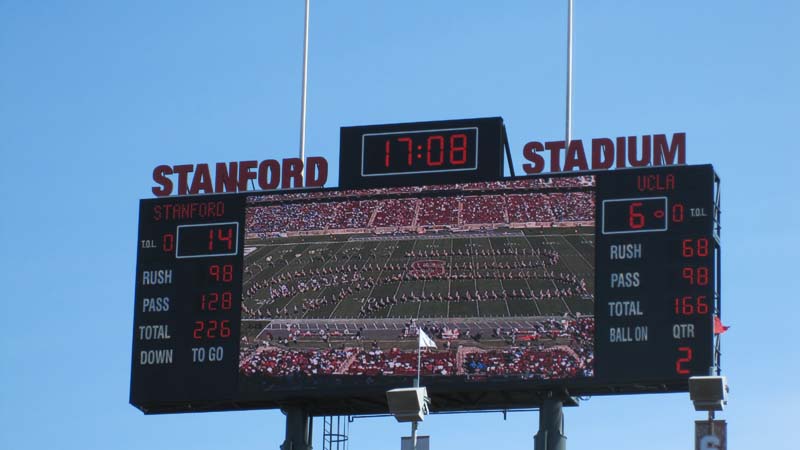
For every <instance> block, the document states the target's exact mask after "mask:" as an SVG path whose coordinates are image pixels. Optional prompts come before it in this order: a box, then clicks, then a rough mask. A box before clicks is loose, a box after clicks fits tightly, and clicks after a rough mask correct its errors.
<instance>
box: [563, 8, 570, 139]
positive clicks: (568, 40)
mask: <svg viewBox="0 0 800 450" xmlns="http://www.w3.org/2000/svg"><path fill="white" fill-rule="evenodd" d="M567 3H568V7H567V9H568V10H567V126H566V137H565V139H564V150H565V151H569V143H570V142H571V141H572V0H567Z"/></svg>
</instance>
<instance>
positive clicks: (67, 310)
mask: <svg viewBox="0 0 800 450" xmlns="http://www.w3.org/2000/svg"><path fill="white" fill-rule="evenodd" d="M575 4H576V5H575V39H574V43H575V48H574V55H575V56H574V57H575V59H574V61H575V62H574V70H575V75H574V86H575V87H574V131H573V137H574V138H582V139H591V138H595V137H616V136H624V135H638V136H641V135H643V134H650V133H672V132H677V131H684V132H686V133H687V157H688V162H689V163H692V164H700V163H712V164H714V166H715V168H716V170H717V171H718V173H719V174H720V176H721V178H722V202H723V203H722V207H723V212H722V214H723V215H722V224H723V230H722V243H723V273H722V277H723V278H722V280H723V287H722V294H723V296H722V301H723V310H724V313H723V318H724V321H725V322H726V324H728V325H731V326H732V328H731V330H730V331H729V332H728V333H727V334H725V336H724V339H723V351H724V354H723V371H724V373H725V374H726V375H727V376H728V377H729V380H730V386H731V395H730V403H729V408H728V410H727V411H726V412H724V413H723V414H722V417H724V418H725V419H727V420H728V422H729V448H731V449H754V448H769V449H771V450H779V449H787V450H789V449H796V448H797V429H796V422H797V419H798V413H797V410H796V409H795V408H794V406H795V405H797V404H798V403H800V395H799V394H798V391H797V390H796V386H797V383H796V380H795V378H796V375H797V373H798V372H800V354H798V350H797V349H798V344H797V336H798V333H797V328H796V323H797V320H798V313H800V308H799V307H798V300H800V299H798V297H797V296H798V292H800V289H798V288H799V287H800V285H799V283H798V279H800V277H798V271H797V270H798V269H797V265H796V264H797V259H796V258H797V257H798V252H800V248H798V247H799V246H798V237H797V236H798V234H797V233H798V232H797V229H798V226H799V225H800V223H799V222H800V221H798V211H797V210H798V208H799V207H800V202H798V200H797V191H796V189H797V186H798V174H800V172H798V163H800V158H798V156H797V155H798V153H797V144H796V143H795V142H794V139H795V137H794V135H793V133H795V132H797V129H798V119H799V118H800V117H799V116H798V111H797V108H798V105H800V90H799V89H798V84H797V83H798V80H800V58H798V55H800V38H798V34H797V30H798V29H800V6H798V5H799V4H798V3H797V2H796V1H790V0H775V1H771V2H763V1H754V0H749V1H747V0H732V1H725V2H723V1H715V0H712V1H705V2H698V1H696V0H672V1H668V2H666V1H659V2H653V1H640V0H617V1H613V2H612V1H603V0H600V1H584V0H575ZM311 6H312V10H311V38H310V64H309V82H308V86H309V91H308V92H309V101H308V144H307V152H308V154H309V155H320V156H325V157H327V158H328V159H329V160H330V161H331V162H332V163H333V164H332V166H331V170H332V175H333V176H332V177H331V179H330V180H329V183H328V186H335V185H336V182H337V180H336V170H337V167H336V162H337V161H338V158H337V152H338V138H339V127H340V126H345V125H363V124H376V123H390V122H405V121H419V120H438V119H454V118H467V117H484V116H496V115H500V116H503V117H504V118H505V121H506V124H507V127H508V130H509V137H510V142H511V147H512V152H513V156H514V159H515V162H516V164H517V169H518V170H519V168H520V165H521V162H522V158H521V154H522V146H523V145H524V144H525V143H526V142H528V141H530V140H542V141H543V140H557V139H563V134H564V131H563V130H564V89H565V53H566V52H565V48H566V40H565V26H566V1H556V0H550V1H541V0H540V1H526V2H523V1H510V0H509V1H502V0H498V1H491V2H490V1H477V0H459V1H456V0H440V1H420V0H411V1H402V2H397V1H396V2H378V1H374V0H369V1H368V0H348V1H337V2H332V1H320V0H313V1H312V5H311ZM302 20H303V1H302V0H294V1H291V2H289V1H286V0H283V1H245V0H242V1H236V2H210V1H192V2H188V1H182V2H177V1H172V2H165V1H144V2H129V1H109V0H103V1H90V0H85V1H80V2H79V1H69V2H68V1H58V0H52V1H47V2H34V1H24V0H0V156H2V161H3V163H2V169H0V171H1V173H2V176H0V192H2V195H3V197H2V214H1V215H0V217H1V218H0V232H1V234H0V235H2V236H3V239H2V241H3V246H2V248H3V252H2V256H3V257H2V259H1V260H0V261H1V262H0V268H1V269H2V270H0V282H1V283H0V286H2V287H3V295H2V298H1V299H0V336H1V337H0V448H3V449H14V450H18V449H44V448H48V449H112V448H113V449H192V450H200V449H222V448H224V449H231V450H233V449H242V450H244V449H256V448H264V449H267V448H278V445H279V444H280V443H281V442H282V440H283V435H284V421H283V416H282V415H281V413H280V412H278V411H274V410H273V411H251V412H235V413H208V414H185V415H175V416H144V415H143V414H142V413H141V412H139V411H138V410H137V409H135V408H134V407H133V406H131V405H129V404H128V389H129V381H130V361H131V357H130V352H131V330H132V319H133V300H134V284H135V261H136V243H137V217H138V200H139V199H140V198H147V197H151V196H152V194H151V192H150V188H151V186H152V185H153V183H152V181H151V173H152V169H153V168H154V167H155V166H157V165H159V164H180V163H197V162H217V161H237V160H248V159H257V160H263V159H268V158H284V157H291V156H294V155H296V154H297V150H298V146H299V144H298V141H299V138H298V136H299V109H300V71H301V55H302V32H303V29H302ZM701 418H703V416H702V415H701V414H700V413H695V412H694V411H693V408H692V405H691V402H690V401H689V398H688V394H671V395H644V396H629V397H593V398H591V399H590V400H588V401H586V402H584V403H583V404H582V405H581V406H580V407H579V408H573V409H569V410H566V434H567V436H568V439H569V440H568V448H570V449H586V448H614V449H619V450H639V449H644V448H646V449H648V450H672V449H679V448H683V449H688V448H692V447H691V446H692V436H693V421H694V420H696V419H701ZM537 423H538V418H537V415H536V414H535V413H515V414H511V415H509V418H508V420H506V421H504V420H503V417H502V415H500V414H470V415H446V416H441V415H439V416H433V417H430V418H429V419H428V420H426V421H425V422H424V424H422V426H421V432H422V433H424V434H431V435H432V448H435V449H437V450H450V449H453V450H455V449H458V450H461V449H467V448H509V449H516V448H519V449H530V448H532V447H533V435H534V434H535V433H536V430H537ZM408 429H409V427H408V426H407V425H398V424H396V423H395V422H394V419H391V418H378V419H359V420H357V421H355V422H354V423H353V424H352V428H351V441H350V449H352V450H373V449H392V448H398V447H399V439H400V436H401V435H405V434H407V433H408ZM321 430H322V423H321V421H318V422H317V424H316V427H315V431H316V442H315V448H318V449H321V448H322V444H321V441H320V440H319V439H320V437H321V434H322V433H321Z"/></svg>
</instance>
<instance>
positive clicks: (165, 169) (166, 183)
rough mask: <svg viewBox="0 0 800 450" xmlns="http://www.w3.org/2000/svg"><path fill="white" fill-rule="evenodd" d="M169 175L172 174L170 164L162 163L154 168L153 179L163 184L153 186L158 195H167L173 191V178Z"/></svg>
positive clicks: (154, 193)
mask: <svg viewBox="0 0 800 450" xmlns="http://www.w3.org/2000/svg"><path fill="white" fill-rule="evenodd" d="M167 175H172V168H171V167H170V166H164V165H161V166H157V167H156V168H155V169H153V181H155V182H156V183H157V184H159V185H161V186H162V187H161V188H159V187H158V186H153V189H152V190H153V195H155V196H156V197H166V196H168V195H169V194H171V193H172V180H170V179H169V178H168V177H167Z"/></svg>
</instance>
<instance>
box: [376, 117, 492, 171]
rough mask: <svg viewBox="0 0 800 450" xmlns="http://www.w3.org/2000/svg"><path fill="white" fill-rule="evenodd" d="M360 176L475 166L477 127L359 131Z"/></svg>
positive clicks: (466, 168) (448, 169)
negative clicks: (360, 143)
mask: <svg viewBox="0 0 800 450" xmlns="http://www.w3.org/2000/svg"><path fill="white" fill-rule="evenodd" d="M361 148H362V159H361V161H362V168H361V174H362V175H363V176H382V175H397V174H412V173H433V172H455V171H468V170H476V169H477V167H478V164H477V163H478V128H476V127H465V128H448V129H438V130H424V131H405V132H402V131H401V132H390V133H371V134H364V135H362V147H361Z"/></svg>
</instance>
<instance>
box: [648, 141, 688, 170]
mask: <svg viewBox="0 0 800 450" xmlns="http://www.w3.org/2000/svg"><path fill="white" fill-rule="evenodd" d="M653 143H654V147H655V151H654V152H653V153H654V154H653V160H654V161H653V164H654V165H656V166H660V165H665V166H671V165H674V164H675V158H676V157H677V159H678V164H686V133H675V134H673V135H672V143H669V144H668V143H667V135H665V134H656V135H654V136H653Z"/></svg>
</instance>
